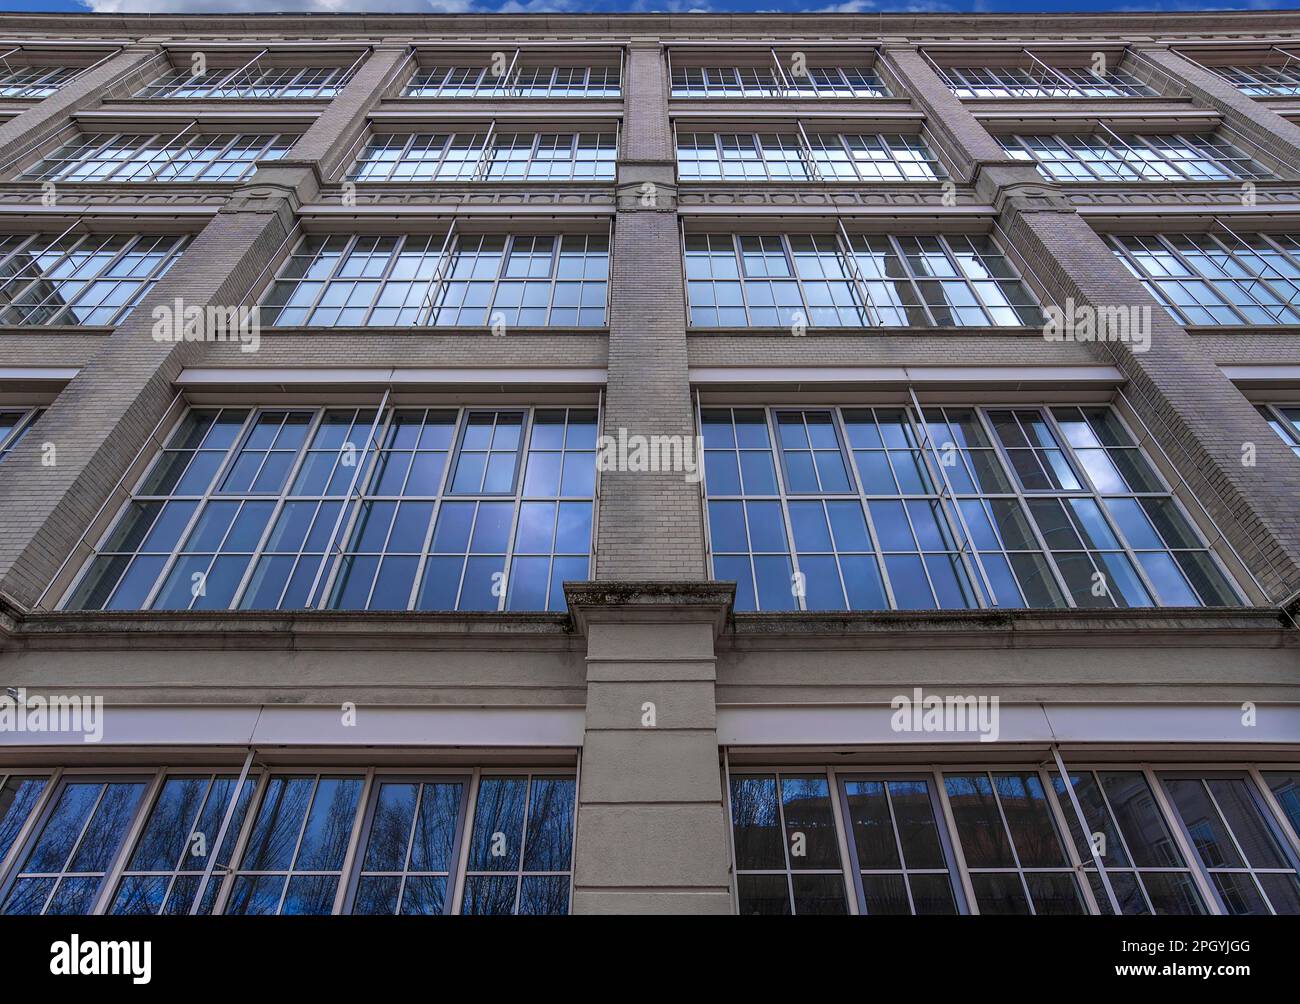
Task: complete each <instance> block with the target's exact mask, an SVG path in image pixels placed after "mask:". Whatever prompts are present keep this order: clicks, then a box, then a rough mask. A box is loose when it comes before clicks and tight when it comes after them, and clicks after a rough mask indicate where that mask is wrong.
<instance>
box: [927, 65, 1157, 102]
mask: <svg viewBox="0 0 1300 1004" xmlns="http://www.w3.org/2000/svg"><path fill="white" fill-rule="evenodd" d="M940 73H941V74H942V76H943V79H944V83H946V84H947V85H948V87H949V89H950V90H951V91H952V92H953V93H954V94H956V95H957V96H958V97H959V98H1128V97H1152V96H1154V95H1155V93H1156V92H1155V91H1153V90H1152V89H1151V88H1150V87H1148V86H1147V85H1146V84H1144V83H1142V81H1140V80H1138V79H1137V77H1135V76H1133V75H1132V74H1131V73H1129V72H1127V71H1126V70H1109V71H1107V72H1105V73H1094V72H1093V71H1092V70H1091V69H1083V68H1079V67H1059V68H1053V69H1051V70H1049V69H1047V68H1046V67H1033V68H1025V67H1016V66H1003V67H979V66H945V67H941V68H940Z"/></svg>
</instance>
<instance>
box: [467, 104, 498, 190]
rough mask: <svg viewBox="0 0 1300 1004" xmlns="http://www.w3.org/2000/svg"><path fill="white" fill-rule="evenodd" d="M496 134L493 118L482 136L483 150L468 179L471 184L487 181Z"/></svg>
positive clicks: (495, 123) (495, 121)
mask: <svg viewBox="0 0 1300 1004" xmlns="http://www.w3.org/2000/svg"><path fill="white" fill-rule="evenodd" d="M496 132H497V120H496V119H495V118H494V119H492V120H491V121H490V122H489V123H488V131H487V133H485V134H484V137H483V149H482V150H481V151H480V152H479V155H478V161H477V162H476V163H475V164H474V173H473V174H472V175H471V176H470V179H469V180H470V183H471V184H473V183H474V182H477V181H486V180H487V174H488V171H489V170H490V169H491V165H490V161H491V159H492V156H493V154H494V152H495V150H494V144H495V143H496Z"/></svg>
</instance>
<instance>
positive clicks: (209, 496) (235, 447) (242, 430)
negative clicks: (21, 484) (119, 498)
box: [114, 394, 262, 610]
mask: <svg viewBox="0 0 1300 1004" xmlns="http://www.w3.org/2000/svg"><path fill="white" fill-rule="evenodd" d="M177 396H179V394H178V395H177ZM222 410H223V411H224V410H225V409H222ZM261 411H262V409H260V408H250V409H249V410H248V415H246V416H245V418H244V422H243V424H242V425H241V426H240V427H239V434H238V435H237V436H236V437H235V441H234V442H233V443H232V444H231V445H230V446H227V447H226V455H225V458H224V459H223V460H222V461H221V464H220V465H219V466H218V467H217V473H216V474H215V475H214V476H213V478H212V480H211V481H210V482H208V484H207V486H206V487H205V488H204V490H203V491H202V492H200V493H199V494H198V495H197V496H193V495H191V496H186V495H170V494H169V495H167V496H165V497H164V498H165V501H164V505H165V504H166V502H174V501H179V500H185V499H187V498H193V499H196V501H197V502H198V504H197V505H196V506H195V507H194V512H192V513H191V514H190V518H189V519H188V520H186V522H185V526H184V527H183V528H182V529H181V532H180V533H179V534H178V535H177V537H176V543H175V545H174V546H173V548H172V551H171V553H170V554H169V555H168V556H167V558H166V560H165V561H164V562H163V566H162V568H161V569H159V571H158V577H157V578H156V579H155V580H154V584H153V586H152V587H150V589H149V592H148V593H147V594H146V595H145V597H144V599H143V600H142V601H141V602H140V609H141V610H149V609H151V608H152V605H153V602H154V600H156V599H157V598H158V594H159V593H160V592H162V588H163V586H164V585H165V584H166V582H167V579H168V577H169V576H170V575H171V572H172V569H173V568H174V567H175V566H176V564H177V562H179V561H180V558H181V555H182V554H183V553H184V547H185V544H186V543H187V542H188V540H189V536H190V534H191V533H193V532H194V527H195V526H196V525H197V524H198V521H199V517H200V516H202V514H203V513H204V512H206V511H207V508H208V504H209V503H210V502H211V501H212V500H213V498H214V496H215V495H216V494H217V486H218V485H220V484H221V482H222V480H223V479H224V478H225V476H226V474H227V473H229V471H230V468H231V466H232V465H233V464H234V462H235V458H236V457H238V456H239V452H240V450H241V449H242V448H243V445H244V443H245V441H246V440H247V439H248V436H249V434H250V433H251V432H252V427H253V426H254V425H255V424H256V419H257V416H258V415H260V414H261ZM219 414H220V413H218V415H219ZM181 417H182V418H184V415H182V416H181ZM214 422H215V419H214ZM204 438H205V439H206V438H207V437H206V435H205V436H204ZM202 447H203V443H202V441H200V443H199V445H198V446H196V447H195V448H194V450H193V456H191V457H190V463H189V464H186V465H185V468H186V470H188V469H189V466H190V464H192V463H194V460H195V458H196V457H197V456H198V455H199V453H201V452H205V451H203V449H202ZM164 449H165V447H164ZM146 474H147V472H146ZM182 476H183V475H182ZM177 483H178V484H179V481H178V482H177ZM146 497H147V496H146ZM135 499H136V495H135V493H134V492H132V493H131V496H130V498H128V499H127V502H128V504H129V503H130V502H133V501H135ZM238 501H240V502H242V501H244V500H243V498H242V495H241V497H240V498H239V499H238ZM233 525H234V520H233V519H232V520H231V526H233ZM227 532H229V529H227ZM222 536H223V538H224V534H223V535H222ZM142 543H143V541H142ZM139 553H140V552H139V551H138V550H137V551H136V552H135V554H136V555H138V554H139ZM116 588H117V587H116V586H114V591H116ZM193 601H194V597H193V596H191V597H190V602H193ZM187 609H188V607H187Z"/></svg>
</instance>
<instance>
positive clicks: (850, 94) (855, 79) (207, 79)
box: [0, 52, 1300, 100]
mask: <svg viewBox="0 0 1300 1004" xmlns="http://www.w3.org/2000/svg"><path fill="white" fill-rule="evenodd" d="M263 55H265V53H260V54H258V55H256V56H255V57H254V58H253V59H252V60H249V61H246V62H238V63H233V64H232V65H228V66H216V67H208V66H206V65H204V66H202V68H201V69H199V70H198V71H197V72H196V70H195V69H194V68H193V67H190V66H184V65H178V66H174V67H171V68H169V69H168V70H167V71H166V72H165V73H163V74H162V75H161V76H159V77H157V78H156V79H154V80H153V81H152V82H150V83H149V84H148V85H146V86H145V87H144V88H142V89H141V90H140V91H138V92H137V93H136V95H135V96H136V97H140V98H146V99H149V98H157V99H165V100H175V99H190V98H197V99H205V100H212V99H216V100H229V99H237V100H247V99H254V100H257V99H261V100H296V99H312V100H322V99H330V98H333V97H336V96H337V95H338V94H339V92H340V91H341V90H342V88H343V86H344V85H345V84H346V83H347V81H348V80H349V79H350V77H351V75H352V73H353V72H354V70H355V67H356V63H355V62H354V63H350V64H347V65H313V66H302V65H283V64H282V63H280V62H278V61H276V62H269V61H267V62H264V61H263V60H262V56H263ZM507 56H509V54H507V53H495V54H493V62H491V63H490V64H487V63H485V61H484V60H482V59H479V58H470V59H462V60H459V61H448V62H439V63H436V64H433V65H418V66H417V67H416V68H415V69H414V70H413V71H412V72H411V73H410V75H409V76H408V77H407V78H406V81H405V83H403V84H402V85H401V88H400V91H399V94H400V96H402V97H411V98H451V99H461V98H553V99H554V98H618V97H620V96H621V94H622V91H621V76H622V70H621V67H620V66H619V65H618V64H617V63H613V64H605V65H591V64H588V65H548V64H544V63H543V64H539V63H537V62H536V61H535V60H534V59H528V60H520V58H519V53H517V52H516V53H514V55H513V57H510V58H506V57H507ZM801 56H802V57H803V58H799V59H790V60H788V61H782V60H778V59H777V57H776V56H775V53H773V56H772V59H771V61H770V62H767V63H755V62H744V63H743V64H742V63H741V62H737V63H736V64H732V65H725V64H709V65H673V66H672V71H671V94H672V96H673V97H675V98H708V99H712V98H728V99H729V98H778V99H785V98H875V97H888V96H890V90H889V88H888V86H887V85H886V83H885V82H884V80H883V79H882V77H881V75H880V74H879V73H878V72H877V71H876V69H875V68H874V67H873V66H872V65H870V64H867V65H835V64H830V65H808V64H807V54H801ZM823 59H825V56H823ZM1029 60H1030V61H1025V62H1021V63H1015V64H1012V65H992V66H990V65H987V64H984V65H977V64H964V65H943V66H940V65H938V64H935V69H936V71H937V72H938V73H939V75H940V77H941V79H942V80H943V81H944V82H945V83H946V84H947V85H948V87H949V88H950V89H951V90H952V91H953V93H955V94H957V95H958V96H959V97H961V98H966V99H987V98H994V99H997V98H1002V99H1007V98H1012V99H1024V98H1029V99H1034V98H1051V99H1055V98H1116V97H1153V96H1156V94H1157V92H1156V91H1155V90H1154V89H1152V88H1151V86H1150V85H1148V84H1147V83H1145V82H1143V81H1142V80H1140V79H1139V78H1138V77H1137V76H1135V75H1134V74H1133V73H1131V72H1129V71H1128V70H1127V69H1124V68H1118V67H1117V68H1109V67H1107V68H1103V69H1098V68H1095V67H1092V66H1078V65H1050V64H1049V63H1048V62H1045V61H1044V60H1042V59H1039V58H1035V57H1033V56H1030V57H1029ZM83 68H84V67H81V66H52V65H29V64H21V65H13V66H11V65H9V64H7V63H6V64H5V65H4V66H3V68H0V98H40V97H46V96H48V95H49V94H52V93H53V92H54V91H55V90H57V89H58V88H59V87H60V86H62V85H63V84H65V83H67V82H68V81H69V80H71V79H72V78H73V77H75V76H76V75H77V74H78V73H79V72H81V70H82V69H83ZM1206 68H1207V69H1209V70H1211V71H1212V72H1214V73H1216V74H1218V75H1220V76H1221V77H1223V78H1224V79H1225V80H1227V81H1229V82H1230V83H1232V84H1233V85H1234V86H1236V87H1237V88H1239V89H1240V90H1241V91H1242V92H1243V93H1245V94H1248V95H1251V96H1256V97H1276V96H1295V95H1296V94H1297V93H1300V63H1297V62H1296V61H1295V60H1293V59H1291V58H1289V57H1288V58H1287V60H1286V61H1285V62H1282V63H1249V64H1243V65H1210V66H1207V67H1206Z"/></svg>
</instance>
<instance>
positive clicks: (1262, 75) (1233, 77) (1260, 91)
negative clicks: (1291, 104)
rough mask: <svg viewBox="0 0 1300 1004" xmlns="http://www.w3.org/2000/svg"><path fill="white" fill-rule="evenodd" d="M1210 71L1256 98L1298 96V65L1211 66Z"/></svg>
mask: <svg viewBox="0 0 1300 1004" xmlns="http://www.w3.org/2000/svg"><path fill="white" fill-rule="evenodd" d="M1210 69H1211V70H1213V71H1214V72H1215V73H1217V74H1218V75H1219V76H1221V77H1223V79H1224V80H1226V81H1228V83H1230V84H1232V85H1233V86H1234V87H1237V88H1238V89H1239V90H1240V91H1241V92H1242V93H1243V94H1249V95H1250V96H1251V97H1256V98H1285V97H1295V96H1296V95H1300V63H1287V64H1285V65H1282V66H1211V67H1210Z"/></svg>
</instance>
